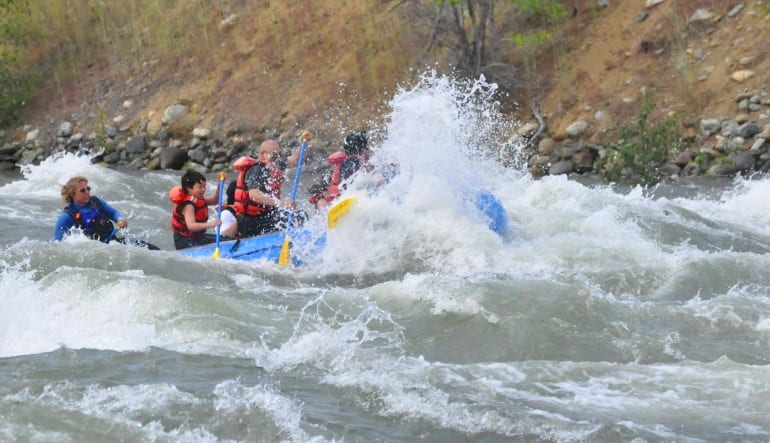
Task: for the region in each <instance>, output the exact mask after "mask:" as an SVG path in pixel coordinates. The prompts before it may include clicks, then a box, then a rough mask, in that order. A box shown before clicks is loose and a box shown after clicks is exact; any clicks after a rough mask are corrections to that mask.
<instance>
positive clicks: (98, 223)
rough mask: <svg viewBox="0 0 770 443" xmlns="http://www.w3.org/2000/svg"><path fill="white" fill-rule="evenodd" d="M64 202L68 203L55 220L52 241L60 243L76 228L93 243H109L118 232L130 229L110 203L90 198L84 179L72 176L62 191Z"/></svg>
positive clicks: (86, 181) (86, 182) (86, 180)
mask: <svg viewBox="0 0 770 443" xmlns="http://www.w3.org/2000/svg"><path fill="white" fill-rule="evenodd" d="M61 196H62V200H64V202H65V203H67V206H65V207H64V210H63V211H62V213H61V214H59V218H58V219H57V220H56V227H55V228H54V231H53V240H54V241H60V240H61V239H62V238H64V235H65V234H67V233H68V232H69V230H70V229H72V227H76V228H78V229H80V230H81V231H83V233H84V234H85V235H86V236H88V237H89V238H92V239H94V240H99V241H102V242H104V243H109V242H110V240H112V239H113V238H114V237H115V234H116V232H117V229H115V227H114V225H113V224H112V222H115V223H117V225H118V228H119V229H123V228H125V227H127V226H128V223H127V222H126V219H125V218H123V216H122V215H121V214H120V212H118V210H117V209H115V208H113V207H112V206H110V205H109V204H107V202H105V201H104V200H102V199H101V198H99V197H96V196H92V195H91V187H90V186H88V179H87V178H85V177H82V176H76V177H72V178H71V179H69V180H67V183H66V184H65V185H64V186H62V188H61Z"/></svg>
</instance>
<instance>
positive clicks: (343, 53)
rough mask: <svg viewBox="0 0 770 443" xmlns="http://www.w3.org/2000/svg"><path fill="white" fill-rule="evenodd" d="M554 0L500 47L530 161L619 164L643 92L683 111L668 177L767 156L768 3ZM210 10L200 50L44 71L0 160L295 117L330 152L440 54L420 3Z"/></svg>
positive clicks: (174, 157)
mask: <svg viewBox="0 0 770 443" xmlns="http://www.w3.org/2000/svg"><path fill="white" fill-rule="evenodd" d="M562 3H563V4H565V6H566V7H567V11H568V16H567V17H566V18H563V19H562V20H560V21H559V22H558V23H556V24H554V25H551V26H550V27H549V28H548V32H549V33H550V34H551V36H552V38H551V39H550V40H549V42H546V43H545V44H540V45H537V46H533V47H530V48H528V49H527V51H526V52H525V51H523V50H522V48H517V47H516V46H515V45H513V44H511V43H510V41H508V42H507V43H505V42H503V43H501V44H498V45H496V50H497V51H499V54H498V56H499V58H500V60H502V61H504V62H505V63H508V64H510V65H511V70H514V71H515V72H524V71H526V72H524V73H525V74H527V78H528V80H527V81H526V82H520V83H519V84H518V87H515V86H514V87H511V88H509V91H510V93H511V95H510V97H509V98H508V100H509V101H510V103H511V104H512V106H510V107H509V112H510V118H511V119H512V120H516V121H521V122H522V124H523V125H522V127H521V128H520V130H519V134H511V137H512V138H514V137H520V141H521V142H522V143H524V144H527V145H528V146H529V148H528V149H526V150H525V154H526V158H525V159H523V161H526V162H527V164H528V167H529V169H530V171H532V172H533V174H545V173H569V172H573V171H577V172H592V171H594V169H595V168H596V167H597V165H598V167H604V168H608V167H620V169H621V170H622V169H623V166H624V164H623V161H626V162H627V161H628V160H624V159H623V158H619V159H616V160H617V161H619V165H618V164H613V165H609V166H607V164H606V163H607V162H606V161H605V162H604V164H603V165H602V164H599V163H598V162H597V160H598V159H602V158H614V157H613V155H615V157H618V155H616V154H617V153H616V152H615V151H613V150H616V151H617V150H618V149H617V148H618V147H617V146H616V144H614V142H615V141H617V139H618V137H619V132H618V128H619V127H621V126H622V125H625V124H628V123H629V122H633V121H635V120H638V117H639V116H640V114H641V113H642V112H643V110H644V109H645V106H647V107H650V109H651V111H650V116H649V119H650V121H652V122H657V121H660V120H661V119H665V118H667V117H669V116H672V115H674V114H675V113H678V114H676V115H681V116H683V117H684V118H683V119H682V120H681V122H680V124H679V126H678V127H677V130H678V131H679V132H680V133H681V134H682V135H683V136H684V137H685V140H686V141H687V143H686V144H683V145H682V149H678V150H675V151H672V152H670V153H669V154H670V157H671V158H670V159H669V160H670V161H669V162H667V163H666V164H665V165H664V167H663V168H662V169H663V170H664V171H665V174H666V175H687V174H695V175H697V174H705V173H712V174H730V173H734V172H735V171H736V170H741V169H742V170H747V171H755V170H766V169H767V168H766V163H767V160H768V159H767V158H765V157H768V158H770V154H768V153H767V152H766V151H767V147H766V146H765V143H764V140H765V139H766V138H769V137H770V129H768V128H767V127H766V120H767V117H768V116H770V111H768V104H770V103H768V101H767V100H768V99H767V97H766V94H767V84H766V76H764V75H763V73H764V72H767V68H768V67H769V66H768V65H769V64H770V59H768V57H767V56H766V55H767V54H766V53H767V50H768V48H767V45H766V40H767V36H768V32H770V22H768V6H767V5H766V4H765V2H764V1H759V0H749V1H745V2H738V1H736V2H725V1H722V0H623V1H619V0H574V1H564V2H562ZM191 7H195V6H191ZM211 8H213V9H214V15H213V17H215V18H216V22H215V23H211V24H210V26H211V29H210V30H205V29H204V31H206V32H207V37H208V39H207V40H206V41H207V42H208V45H209V46H206V47H199V48H197V49H198V50H197V51H196V50H195V48H193V50H192V51H191V55H190V56H189V57H187V58H179V59H174V60H166V59H160V60H158V59H154V60H144V61H141V62H140V63H139V62H137V61H136V60H132V59H131V58H130V54H128V53H126V54H125V57H122V55H121V54H118V55H115V54H113V55H112V56H111V57H107V58H104V57H97V56H94V59H93V60H83V69H82V70H81V71H79V72H78V73H77V75H74V76H71V77H67V78H64V79H63V80H60V81H57V82H51V83H48V84H45V85H44V86H43V88H42V89H41V90H40V91H38V92H39V94H38V99H37V100H35V101H34V102H33V103H31V104H30V106H29V107H28V109H27V111H26V114H25V116H24V123H25V124H24V125H22V126H19V127H14V128H7V129H5V131H4V132H3V140H2V143H3V144H2V147H0V164H3V165H4V167H5V168H9V167H11V168H12V167H14V165H16V164H21V163H30V162H36V161H40V160H41V159H43V158H45V157H46V156H48V155H50V154H51V153H52V152H55V151H60V150H76V149H79V148H81V147H82V146H84V145H85V146H90V145H93V144H96V143H97V142H98V143H101V144H106V146H108V150H107V151H106V152H105V155H104V156H103V158H102V160H103V161H104V162H105V163H107V164H109V165H125V166H128V167H132V168H148V169H156V168H178V167H181V166H182V165H183V164H186V167H196V168H200V169H203V170H216V169H218V168H223V167H226V166H227V164H228V162H229V161H230V160H231V159H232V158H233V157H234V156H237V155H239V153H240V152H242V151H244V150H246V149H247V148H248V146H249V144H250V143H252V142H255V141H259V140H261V139H264V138H266V137H274V136H276V135H279V136H282V138H283V139H285V140H289V139H294V138H295V136H296V134H298V133H299V131H301V130H302V129H304V128H312V129H313V130H314V131H315V132H316V133H317V134H318V139H317V142H316V143H317V145H319V146H321V147H325V148H327V149H333V148H335V147H336V144H337V143H338V141H339V138H340V134H341V133H343V132H345V131H347V130H350V129H353V128H359V127H362V126H366V125H367V124H369V123H370V122H372V121H376V120H377V119H378V118H379V117H381V116H382V115H385V114H386V113H387V112H388V109H386V108H385V107H384V105H383V103H385V102H386V101H387V99H388V98H389V97H390V96H391V95H392V93H393V91H394V90H395V88H396V87H397V86H398V85H403V84H409V82H410V81H411V80H412V79H413V77H414V76H415V75H416V73H417V72H419V70H420V69H421V67H422V66H424V65H425V64H426V63H428V64H431V65H433V64H435V63H439V64H442V63H443V64H444V65H446V62H447V60H450V57H449V55H448V54H449V50H448V49H447V48H446V47H442V46H441V45H440V41H438V43H439V44H435V43H436V42H437V40H434V39H432V37H433V27H432V23H433V21H432V17H431V15H430V10H431V8H434V9H435V2H433V1H429V0H425V1H420V0H417V1H378V2H368V1H349V2H331V1H330V2H268V1H263V2H237V1H230V2H228V1H220V2H215V3H214V4H213V5H212V6H211ZM497 8H498V9H497V12H496V14H499V18H498V19H497V20H496V21H495V22H494V25H495V27H496V28H495V32H496V34H497V35H500V36H505V35H509V34H510V33H511V32H513V31H515V30H511V29H508V28H507V27H510V23H508V22H507V21H506V17H507V15H506V14H508V13H510V5H509V4H508V3H505V2H501V3H500V4H499V6H497ZM207 12H208V13H211V12H212V11H207ZM504 40H505V39H503V40H501V41H504ZM431 43H434V45H433V46H431ZM429 47H430V48H431V50H430V51H428V48H429ZM522 66H526V69H524V68H522ZM522 77H524V74H522ZM749 124H751V126H746V125H749ZM618 152H619V151H618ZM512 160H513V159H512ZM519 160H521V159H519ZM625 166H626V169H627V166H628V165H625ZM717 166H718V167H717ZM768 167H770V166H768Z"/></svg>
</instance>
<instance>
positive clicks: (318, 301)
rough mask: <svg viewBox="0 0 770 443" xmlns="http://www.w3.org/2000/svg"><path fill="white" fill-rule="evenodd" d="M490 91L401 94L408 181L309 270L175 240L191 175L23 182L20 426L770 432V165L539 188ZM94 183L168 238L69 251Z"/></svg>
mask: <svg viewBox="0 0 770 443" xmlns="http://www.w3.org/2000/svg"><path fill="white" fill-rule="evenodd" d="M483 92H484V91H479V90H477V89H473V88H472V87H465V86H458V85H457V84H454V83H453V82H451V81H449V80H447V79H444V78H429V79H423V82H422V83H421V84H420V85H418V86H416V87H415V88H413V89H409V90H402V91H400V92H398V93H396V94H395V95H394V97H393V99H392V101H391V103H390V105H391V107H392V109H393V112H392V115H391V118H390V120H389V123H388V124H387V126H386V127H384V128H383V129H382V131H381V132H380V133H379V134H378V135H375V136H374V137H373V138H374V139H375V140H376V142H375V149H376V150H377V158H376V159H375V160H376V161H379V162H382V163H388V162H393V161H394V160H396V159H397V160H398V162H399V164H400V171H401V173H400V175H398V176H397V177H396V178H395V179H393V180H392V181H391V182H390V183H388V184H387V185H385V186H383V187H381V188H379V189H378V190H377V191H376V192H371V191H370V192H365V191H352V192H351V193H352V194H355V195H358V197H359V201H358V202H357V204H356V205H355V206H354V207H353V208H352V209H351V210H350V212H349V213H348V214H347V215H346V217H345V218H343V219H342V220H341V221H340V224H339V226H338V227H337V228H336V229H334V230H333V231H330V232H329V237H328V247H327V248H326V249H325V250H324V252H323V253H322V254H321V255H320V256H315V257H311V258H310V259H309V262H308V265H307V266H305V267H302V268H280V267H278V266H277V265H275V264H273V263H267V262H234V261H230V260H213V259H203V260H201V259H190V258H183V257H181V256H179V255H177V254H176V253H175V252H174V251H173V243H172V240H171V234H170V231H169V223H170V222H169V214H170V209H171V203H170V202H169V201H168V199H167V194H168V190H169V188H170V187H172V186H174V185H176V184H177V183H178V181H179V177H180V175H181V174H180V173H178V172H135V173H127V172H120V171H115V170H110V169H106V168H103V167H100V166H98V165H93V164H91V162H90V161H89V159H88V158H87V157H76V156H74V155H66V156H61V157H57V158H52V159H49V160H47V161H46V162H44V163H43V164H41V165H37V166H32V167H29V168H25V170H24V171H22V174H16V175H5V176H3V177H2V178H0V441H12V442H16V441H19V442H27V441H31V442H115V441H121V442H146V441H157V442H178V441H184V442H220V441H221V442H230V441H233V442H254V441H265V442H276V441H291V442H306V441H345V442H394V441H404V442H409V441H432V442H468V441H482V442H510V441H559V442H569V441H612V442H617V441H635V442H641V441H652V442H655V441H678V442H683V441H767V440H770V414H768V413H767V406H768V404H770V366H768V364H769V363H770V352H769V346H770V256H769V255H768V251H770V181H767V180H764V179H758V180H753V181H748V180H742V179H735V180H725V181H720V182H715V181H703V182H697V183H678V184H674V185H667V186H665V187H661V188H656V189H640V188H617V187H610V186H605V185H601V184H592V185H588V184H581V183H579V182H577V181H574V180H568V179H567V178H566V177H563V176H560V177H546V178H544V179H541V180H533V179H532V178H531V177H529V176H528V175H527V174H526V173H524V172H522V171H520V170H517V168H502V167H501V166H499V164H498V162H496V161H495V156H496V155H497V153H499V150H500V147H501V145H504V143H502V142H501V138H499V137H496V136H495V134H496V133H498V132H499V131H501V129H502V130H506V129H507V128H506V125H507V124H506V123H503V122H501V121H500V120H499V117H497V114H496V104H495V103H494V100H493V99H489V98H487V97H485V96H484V93H483ZM309 129H312V128H309ZM342 135H344V134H341V136H342ZM508 148H511V147H508ZM514 148H515V147H514ZM506 149H507V148H506ZM77 174H80V175H85V176H87V177H88V178H89V179H90V185H91V186H92V188H94V190H93V193H94V194H95V195H99V196H102V197H104V198H105V199H106V200H107V201H108V202H110V203H111V204H112V205H113V206H115V207H116V208H118V209H119V210H121V211H122V212H123V213H124V214H125V215H127V216H128V220H129V234H130V235H133V236H136V237H138V238H142V239H145V240H147V241H150V242H152V243H154V244H156V245H158V246H160V247H161V248H162V249H163V251H148V250H144V249H139V248H132V247H125V246H122V245H119V244H109V245H104V244H100V243H97V242H93V241H89V240H85V239H83V238H80V237H77V236H73V237H69V238H68V239H67V240H65V241H63V242H60V243H56V244H54V243H51V241H50V239H51V234H52V230H53V225H54V222H55V219H56V217H57V215H58V213H59V211H60V210H61V207H62V203H61V201H60V198H59V188H60V186H61V184H63V183H64V182H65V181H66V180H67V178H69V177H70V176H72V175H77ZM214 177H215V175H214V174H211V177H210V179H211V180H212V181H213V180H214ZM234 177H235V176H234V174H233V173H232V172H230V176H229V179H233V178H234ZM292 177H293V174H292ZM289 183H290V181H289ZM310 184H311V181H310V179H309V178H308V179H306V180H303V182H302V191H301V192H300V195H304V192H305V191H306V189H307V188H308V187H309V185H310ZM210 185H211V184H210ZM288 186H290V184H289V185H288ZM473 187H483V188H485V189H488V190H490V191H491V192H493V193H494V194H495V195H497V196H498V197H499V199H500V200H501V201H502V203H503V204H504V205H505V208H506V211H507V214H508V217H509V219H510V225H511V226H510V228H511V229H510V233H509V235H508V236H506V238H502V237H501V236H499V235H497V234H495V233H494V232H492V231H490V230H489V229H487V227H486V225H485V222H484V220H483V219H482V218H481V217H480V215H479V214H478V213H476V211H475V210H474V209H473V207H472V205H470V204H469V203H468V202H467V201H466V196H467V191H468V189H472V188H473ZM356 193H357V194H356ZM319 224H320V223H319ZM296 253H297V254H301V253H302V251H296Z"/></svg>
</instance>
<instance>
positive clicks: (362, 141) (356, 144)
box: [342, 131, 369, 155]
mask: <svg viewBox="0 0 770 443" xmlns="http://www.w3.org/2000/svg"><path fill="white" fill-rule="evenodd" d="M368 144H369V142H368V140H366V134H364V132H363V131H355V132H351V133H350V134H348V135H347V136H346V137H345V141H344V142H343V143H342V148H343V149H344V150H345V154H348V155H358V154H360V153H361V151H363V150H364V149H366V147H367V145H368Z"/></svg>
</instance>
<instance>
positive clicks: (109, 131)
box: [0, 91, 770, 180]
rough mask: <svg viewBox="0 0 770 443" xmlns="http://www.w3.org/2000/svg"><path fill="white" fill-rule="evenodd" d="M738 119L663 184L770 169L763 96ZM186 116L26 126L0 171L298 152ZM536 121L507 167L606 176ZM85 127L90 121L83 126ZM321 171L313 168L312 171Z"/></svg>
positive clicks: (575, 139) (9, 136)
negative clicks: (46, 128) (80, 159)
mask: <svg viewBox="0 0 770 443" xmlns="http://www.w3.org/2000/svg"><path fill="white" fill-rule="evenodd" d="M735 103H736V110H737V114H736V117H734V118H727V117H712V118H704V119H701V120H700V121H698V122H695V123H692V124H691V125H689V126H685V128H684V132H683V133H681V134H679V136H680V137H681V139H682V140H684V141H685V142H686V144H687V146H688V147H687V148H686V149H684V150H682V151H681V152H673V153H672V154H674V155H673V156H672V157H671V158H668V159H666V160H665V161H662V162H660V163H659V164H655V165H650V166H651V167H653V168H655V169H656V170H657V171H659V175H660V176H661V178H663V179H666V178H675V177H692V176H713V177H724V176H733V175H735V174H738V173H741V174H744V175H747V176H751V175H754V174H757V173H765V172H767V171H768V170H770V123H767V121H768V119H770V100H768V99H767V98H765V97H764V94H763V93H762V92H760V91H758V92H745V93H741V94H738V95H737V96H736V97H735ZM185 114H186V109H185V106H184V105H181V104H175V105H172V106H169V107H168V108H167V109H166V111H165V114H164V116H163V119H162V121H163V125H162V126H161V128H160V129H159V130H157V131H156V132H155V133H150V132H149V131H147V128H146V127H144V128H139V130H138V131H134V130H132V129H131V127H129V126H126V127H119V126H117V125H113V124H103V125H101V126H100V129H99V130H98V131H94V132H90V133H84V132H83V131H82V130H81V129H80V127H81V126H80V125H79V122H70V121H64V122H61V123H60V124H59V125H58V127H56V128H55V131H53V132H52V133H54V134H55V137H54V138H53V139H46V138H45V137H43V136H42V135H41V133H42V132H43V131H41V128H36V127H32V126H31V125H25V126H22V127H20V128H18V129H17V130H15V131H14V132H12V133H8V132H0V170H12V169H14V168H19V167H21V166H22V165H27V164H37V163H39V162H41V161H43V160H45V159H46V158H48V157H50V156H52V155H57V154H58V153H64V152H70V153H84V154H89V155H95V156H94V161H95V162H99V163H101V164H103V165H104V166H106V167H115V168H125V169H135V170H181V169H195V170H198V171H201V172H211V171H221V170H228V169H229V168H230V164H231V163H232V162H233V161H234V160H235V159H237V158H238V157H240V156H242V155H251V154H252V153H253V152H254V151H255V149H256V147H257V145H258V144H259V143H261V142H262V141H263V140H264V139H266V138H277V139H278V140H280V141H281V142H282V143H284V144H286V145H288V146H293V145H294V144H295V143H296V140H297V136H298V134H299V132H300V130H298V131H294V132H297V134H294V132H292V131H285V132H283V133H282V134H264V135H263V136H258V137H255V138H245V137H242V136H238V135H232V136H229V137H222V136H221V135H219V134H216V133H213V131H212V130H210V129H209V128H204V127H197V128H194V129H192V130H191V131H188V132H181V133H180V131H179V130H176V129H174V122H175V120H177V119H180V118H183V117H184V115H185ZM534 115H535V117H537V118H536V120H537V121H533V122H530V123H526V124H524V125H522V126H521V127H519V128H518V130H517V133H516V134H515V135H514V136H513V143H512V144H511V145H512V146H518V147H521V149H518V150H516V152H511V153H509V154H510V155H508V156H507V157H506V158H504V159H503V162H505V163H507V164H508V165H511V166H513V165H522V164H525V165H526V167H527V169H528V170H529V172H530V173H531V174H532V175H533V176H535V177H541V176H543V175H559V174H602V172H603V171H601V170H600V168H601V167H602V164H603V163H602V162H601V161H600V160H601V159H603V158H605V157H606V156H608V155H610V154H611V153H612V152H613V151H614V150H615V151H616V150H617V149H618V144H617V143H616V142H605V143H598V142H595V141H592V140H593V139H595V138H596V137H595V136H594V135H595V134H592V133H591V123H590V122H587V121H584V120H579V121H575V122H574V123H572V124H571V125H569V126H568V127H567V128H566V130H564V131H560V132H552V133H549V132H548V131H547V129H546V126H547V125H546V123H545V122H544V121H543V119H542V118H541V117H540V116H539V115H538V114H537V113H535V114H534ZM84 123H85V122H84ZM315 143H316V146H317V147H318V148H320V149H316V150H314V151H315V152H317V154H313V155H311V156H310V157H309V165H310V170H311V171H312V170H313V169H316V168H321V167H323V166H324V162H323V161H322V160H321V161H315V162H314V159H322V158H323V155H319V154H323V153H325V152H330V151H331V150H333V149H335V146H333V145H332V142H324V141H323V140H316V142H315ZM314 166H315V167H314ZM633 174H634V171H633V170H632V169H631V168H627V170H626V171H625V176H624V179H630V180H633Z"/></svg>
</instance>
